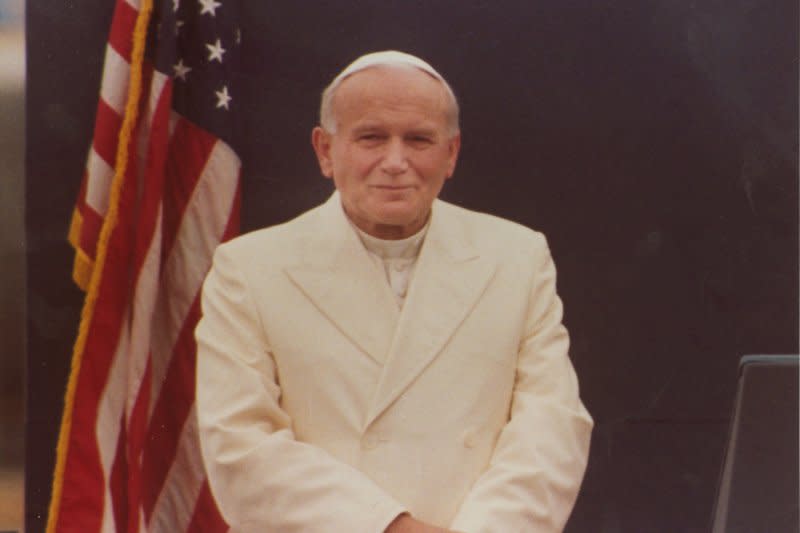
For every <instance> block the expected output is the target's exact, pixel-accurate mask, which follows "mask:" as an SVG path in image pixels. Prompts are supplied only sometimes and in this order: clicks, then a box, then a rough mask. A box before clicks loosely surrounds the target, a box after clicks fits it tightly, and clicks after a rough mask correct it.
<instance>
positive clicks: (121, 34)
mask: <svg viewBox="0 0 800 533" xmlns="http://www.w3.org/2000/svg"><path fill="white" fill-rule="evenodd" d="M138 15H139V12H138V11H137V10H136V9H135V8H134V7H133V6H131V5H130V4H128V3H127V2H125V0H117V5H116V8H115V9H114V18H113V19H112V21H111V31H110V32H109V35H108V44H110V45H111V46H112V47H113V48H114V50H116V51H117V53H118V54H119V55H121V56H122V57H124V58H125V60H126V61H127V62H128V63H130V62H131V52H132V51H133V39H132V38H131V36H132V35H133V29H134V28H135V27H136V17H137V16H138Z"/></svg>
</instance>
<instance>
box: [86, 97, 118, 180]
mask: <svg viewBox="0 0 800 533" xmlns="http://www.w3.org/2000/svg"><path fill="white" fill-rule="evenodd" d="M120 128H122V117H121V116H119V114H118V113H117V112H116V111H114V110H113V109H112V108H111V106H109V105H108V103H107V102H106V101H105V100H103V99H102V98H101V99H100V101H99V102H98V104H97V115H96V116H95V120H94V141H93V144H92V146H93V147H94V150H95V151H96V152H97V153H98V154H99V155H100V157H102V158H103V160H105V162H106V163H108V164H109V166H111V167H113V166H114V161H115V160H116V158H117V143H118V139H119V130H120Z"/></svg>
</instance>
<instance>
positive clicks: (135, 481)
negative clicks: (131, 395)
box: [127, 360, 152, 532]
mask: <svg viewBox="0 0 800 533" xmlns="http://www.w3.org/2000/svg"><path fill="white" fill-rule="evenodd" d="M151 377H152V366H151V365H150V364H149V360H148V364H147V367H146V368H145V373H144V376H143V378H142V384H141V386H140V387H139V394H138V397H137V402H136V404H135V406H134V408H133V410H132V412H131V414H130V421H129V426H130V427H131V428H141V427H144V426H145V425H146V424H147V400H149V398H150V389H151V385H152V380H151ZM139 399H143V400H144V401H138V400H139ZM145 440H146V436H145V434H144V433H143V432H133V431H132V432H131V435H130V438H129V439H128V451H127V460H128V464H130V465H134V466H133V467H132V468H129V469H128V470H129V471H128V492H129V497H128V501H129V506H130V508H131V509H136V508H137V507H138V505H137V503H138V502H139V501H140V500H141V497H142V476H141V472H140V469H139V468H138V465H139V464H140V461H141V453H142V449H143V448H144V441H145ZM128 531H132V532H136V531H139V513H138V512H137V513H135V516H131V517H130V520H129V523H128Z"/></svg>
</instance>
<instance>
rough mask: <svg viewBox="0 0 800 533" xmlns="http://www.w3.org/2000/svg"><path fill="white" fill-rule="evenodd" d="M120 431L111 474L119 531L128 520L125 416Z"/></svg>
mask: <svg viewBox="0 0 800 533" xmlns="http://www.w3.org/2000/svg"><path fill="white" fill-rule="evenodd" d="M119 424H120V432H119V437H118V438H117V452H116V454H115V460H114V463H113V465H112V467H111V474H110V475H109V480H108V484H109V492H110V493H111V510H112V512H113V515H114V524H115V525H116V530H117V531H124V530H125V529H124V528H125V524H127V522H128V491H127V490H126V488H127V486H128V482H127V480H128V462H127V461H126V460H125V446H126V444H125V441H126V438H125V436H126V433H125V417H124V416H122V417H121V418H120V422H119Z"/></svg>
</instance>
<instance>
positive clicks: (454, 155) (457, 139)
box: [445, 131, 461, 178]
mask: <svg viewBox="0 0 800 533" xmlns="http://www.w3.org/2000/svg"><path fill="white" fill-rule="evenodd" d="M447 149H448V150H449V154H448V162H447V173H446V174H445V178H451V177H452V176H453V172H455V171H456V162H457V161H458V152H459V150H461V132H460V131H459V132H457V133H456V134H455V135H453V137H451V138H450V140H449V141H448V144H447Z"/></svg>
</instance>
